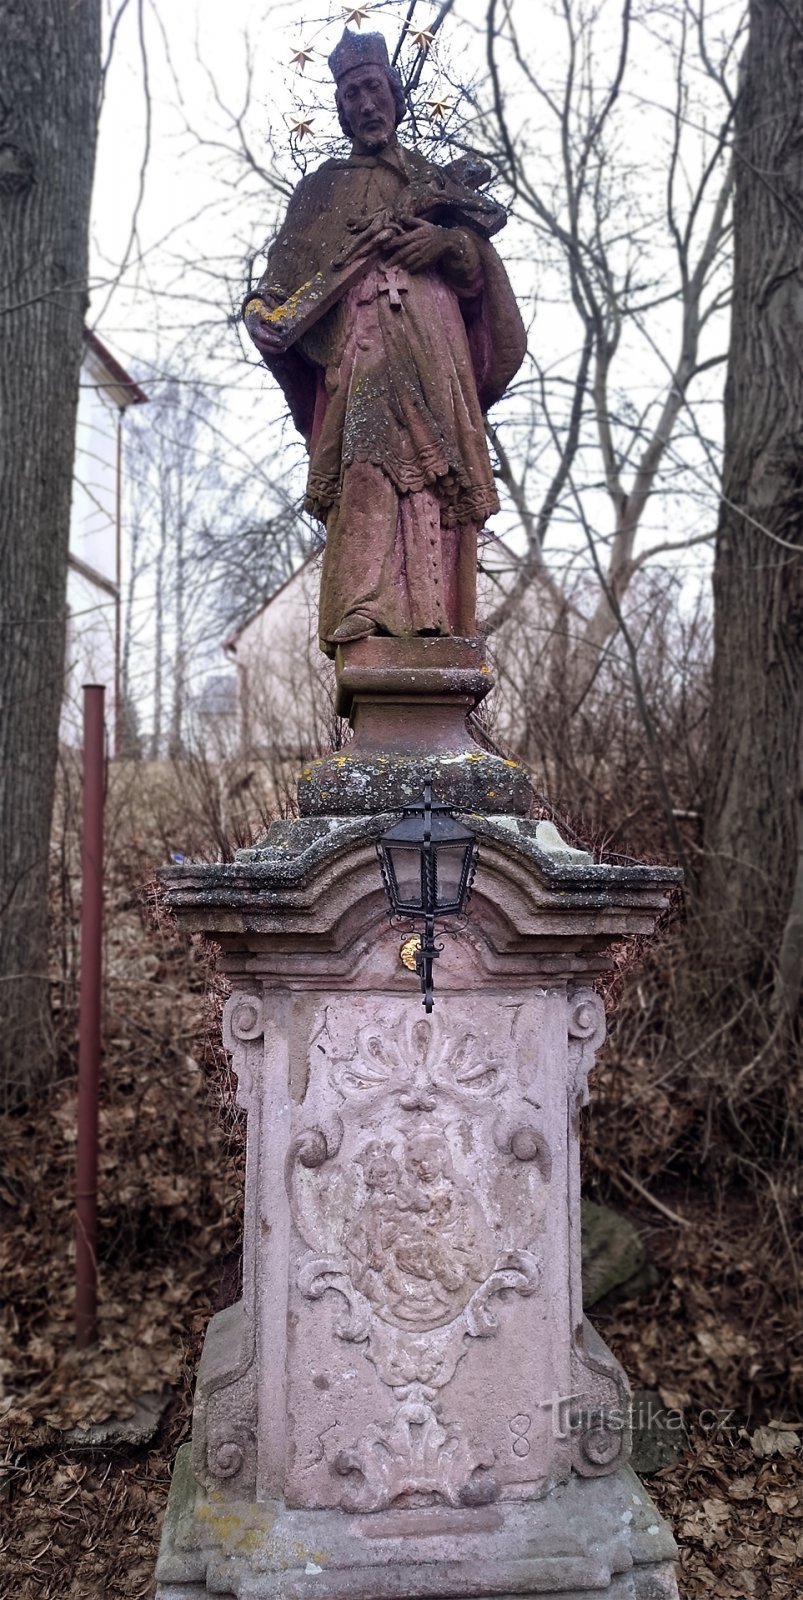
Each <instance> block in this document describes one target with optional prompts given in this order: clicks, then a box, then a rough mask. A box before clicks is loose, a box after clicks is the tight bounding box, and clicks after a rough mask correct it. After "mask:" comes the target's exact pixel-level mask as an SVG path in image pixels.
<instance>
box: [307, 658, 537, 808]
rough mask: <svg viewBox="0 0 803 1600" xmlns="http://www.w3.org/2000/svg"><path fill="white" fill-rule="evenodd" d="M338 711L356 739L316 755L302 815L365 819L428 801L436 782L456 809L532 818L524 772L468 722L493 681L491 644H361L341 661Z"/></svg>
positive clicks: (445, 800) (309, 770) (338, 664)
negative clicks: (425, 796) (428, 785)
mask: <svg viewBox="0 0 803 1600" xmlns="http://www.w3.org/2000/svg"><path fill="white" fill-rule="evenodd" d="M335 671H336V674H337V700H336V709H337V711H338V713H339V715H340V716H342V717H348V719H349V723H350V726H351V728H352V731H353V734H354V738H353V740H352V742H351V743H350V744H349V745H347V746H346V748H345V749H344V750H342V751H339V752H338V753H336V754H333V755H328V756H324V757H323V758H322V759H321V760H319V761H311V762H310V763H309V765H308V766H306V767H305V768H304V769H303V771H302V773H301V776H300V778H299V781H298V803H299V809H300V811H301V814H302V816H316V817H317V816H363V817H364V816H365V815H366V814H367V813H370V812H381V811H385V810H386V809H388V808H389V807H396V806H403V805H409V804H410V803H411V802H413V803H414V802H416V801H418V800H420V798H421V793H422V790H423V787H424V779H425V777H427V776H432V777H433V778H434V779H435V790H436V793H437V796H438V799H439V800H442V801H443V803H444V804H446V805H449V806H454V807H455V808H458V809H460V808H465V809H467V810H472V811H473V810H475V809H477V808H480V809H481V810H482V811H483V812H486V813H490V814H498V813H503V814H517V815H521V816H526V815H527V813H528V811H529V810H530V807H531V804H532V790H531V788H530V785H529V781H528V778H527V774H526V772H525V770H524V768H523V767H522V766H521V765H520V763H519V762H517V761H509V760H505V759H504V758H503V757H502V756H498V755H493V754H491V753H489V752H488V751H486V750H483V749H482V748H481V746H480V745H479V744H477V742H476V740H475V739H474V738H473V736H472V734H471V733H470V731H469V729H468V726H467V724H466V718H467V717H468V716H469V714H470V712H472V711H474V710H475V709H476V707H477V706H478V705H479V704H480V701H482V700H483V699H484V698H485V696H486V695H487V694H488V692H489V690H490V689H491V688H492V687H493V677H492V676H491V673H490V670H489V667H488V663H487V661H486V659H485V648H484V640H482V639H451V638H449V639H446V638H421V637H415V638H408V639H384V638H368V639H358V640H355V641H354V643H353V644H348V645H341V647H340V649H339V650H338V652H337V657H336V660H335Z"/></svg>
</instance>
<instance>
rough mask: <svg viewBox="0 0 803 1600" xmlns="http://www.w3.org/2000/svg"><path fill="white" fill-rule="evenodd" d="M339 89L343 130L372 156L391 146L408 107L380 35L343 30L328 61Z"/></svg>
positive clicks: (337, 96) (339, 111)
mask: <svg viewBox="0 0 803 1600" xmlns="http://www.w3.org/2000/svg"><path fill="white" fill-rule="evenodd" d="M329 66H330V69H331V72H332V76H333V78H334V80H335V83H336V85H337V89H336V92H335V104H336V106H337V114H338V117H339V118H340V126H341V128H342V129H343V132H344V133H345V135H346V137H347V138H349V139H353V140H354V143H355V144H356V145H358V146H359V147H360V148H361V149H363V150H366V151H367V152H368V154H369V155H376V154H378V152H379V151H380V150H384V148H385V146H386V145H388V144H390V143H391V142H392V141H393V140H394V139H395V135H396V129H397V127H398V125H399V123H400V122H401V120H402V117H403V116H404V115H405V112H406V109H407V108H406V106H405V103H404V94H403V93H402V86H401V79H400V77H399V74H398V72H396V71H395V70H394V68H393V67H391V65H390V61H389V58H388V47H387V45H386V43H385V40H384V38H383V36H382V34H381V33H350V32H349V31H348V29H345V30H344V33H343V37H342V39H341V40H340V43H339V44H338V45H336V46H335V48H334V50H333V51H332V54H331V55H330V57H329Z"/></svg>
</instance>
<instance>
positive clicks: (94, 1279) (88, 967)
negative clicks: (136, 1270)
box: [75, 684, 105, 1349]
mask: <svg viewBox="0 0 803 1600" xmlns="http://www.w3.org/2000/svg"><path fill="white" fill-rule="evenodd" d="M104 695H105V690H104V689H103V688H102V687H101V686H100V685H98V684H85V685H84V819H83V822H84V825H83V843H82V851H81V884H82V892H81V1000H80V1016H79V1043H78V1148H77V1152H76V1166H75V1331H76V1340H77V1343H78V1346H79V1349H84V1348H85V1347H86V1346H87V1345H89V1344H93V1343H94V1341H95V1339H96V1338H97V1304H98V1260H97V1237H98V1081H99V1075H100V1003H101V957H102V937H103V788H104V748H103V742H104V741H103V732H104V729H103V700H104Z"/></svg>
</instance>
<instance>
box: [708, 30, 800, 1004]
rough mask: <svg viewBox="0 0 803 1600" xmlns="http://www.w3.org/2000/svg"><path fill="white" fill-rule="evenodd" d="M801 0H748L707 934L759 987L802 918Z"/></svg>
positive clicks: (721, 973) (737, 976)
mask: <svg viewBox="0 0 803 1600" xmlns="http://www.w3.org/2000/svg"><path fill="white" fill-rule="evenodd" d="M801 83H803V0H783V3H781V0H751V6H750V36H749V42H748V46H747V51H746V57H745V61H744V69H743V80H742V86H741V93H740V98H739V104H738V109H737V122H736V140H735V149H736V191H735V212H734V235H735V237H734V248H735V260H734V297H733V322H732V331H731V346H730V356H729V365H728V378H727V386H726V394H725V463H724V481H723V497H722V502H721V509H720V515H719V525H718V530H717V541H716V554H715V565H714V602H715V634H714V671H713V686H712V704H711V720H710V743H709V758H708V781H707V786H706V795H707V802H706V809H705V815H704V828H703V847H704V855H703V860H702V868H701V876H700V883H699V921H698V925H697V926H698V936H699V937H700V940H701V943H702V946H703V948H704V952H705V958H706V963H707V968H708V971H709V973H710V976H711V978H712V980H713V982H715V983H720V984H723V985H728V984H729V983H730V982H731V981H733V982H734V983H735V984H738V985H739V986H743V985H744V984H745V983H747V984H752V985H757V986H759V987H763V986H764V985H765V984H768V983H769V982H770V981H771V980H772V978H773V976H774V975H776V974H777V970H778V962H779V957H780V952H781V948H782V944H783V935H784V925H785V923H786V921H787V919H788V918H789V916H790V914H791V913H792V912H793V895H794V883H795V868H796V861H797V854H798V839H797V803H796V802H797V791H798V785H799V781H800V780H799V773H800V755H801V724H800V713H801V683H802V682H803V675H802V673H801V668H803V631H802V630H801V622H802V621H803V578H802V573H803V563H802V562H801V533H802V531H803V528H802V524H803V361H802V360H801V350H802V349H803V98H801V92H800V86H801Z"/></svg>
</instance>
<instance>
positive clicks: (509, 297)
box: [243, 31, 525, 656]
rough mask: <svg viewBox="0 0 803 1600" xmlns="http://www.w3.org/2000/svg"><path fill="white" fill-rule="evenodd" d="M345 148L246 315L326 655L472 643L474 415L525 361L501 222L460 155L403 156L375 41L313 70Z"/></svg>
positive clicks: (395, 80) (356, 40)
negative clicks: (361, 643) (290, 425)
mask: <svg viewBox="0 0 803 1600" xmlns="http://www.w3.org/2000/svg"><path fill="white" fill-rule="evenodd" d="M329 64H330V67H331V69H332V73H333V76H334V79H335V83H336V104H337V109H338V113H339V117H340V122H341V126H342V128H343V132H344V134H345V135H346V136H347V137H348V138H350V139H351V141H352V144H351V151H350V154H349V155H347V156H345V157H342V158H338V159H333V160H328V161H325V162H323V164H322V165H321V166H320V167H318V168H317V170H316V171H315V172H313V173H311V174H310V175H309V176H307V177H305V178H303V179H302V180H301V182H300V183H299V185H298V187H297V188H296V190H295V192H294V194H293V196H292V198H291V200H290V204H289V206H288V210H287V215H286V217H285V220H284V223H283V225H282V227H281V229H280V231H279V233H278V235H277V237H276V239H275V240H274V242H273V244H272V245H271V248H270V250H269V252H268V261H267V267H266V270H265V273H264V274H263V277H262V278H261V280H260V282H259V285H258V287H257V289H256V290H255V291H254V292H252V293H251V294H249V295H248V296H247V298H246V301H245V305H244V308H243V314H244V317H245V322H246V326H247V328H248V332H249V334H250V335H251V338H252V339H253V341H254V344H255V345H256V347H257V349H258V350H259V351H260V353H261V355H262V356H263V359H264V361H265V364H266V365H267V366H268V368H269V369H270V371H271V372H272V374H273V376H274V377H275V378H276V379H277V380H278V382H279V384H280V385H281V388H282V390H283V392H284V395H285V397H286V399H287V402H288V405H289V408H290V411H291V414H292V417H293V420H294V422H295V424H296V426H297V428H298V429H299V431H300V433H301V434H302V435H303V436H304V439H305V442H306V444H307V448H308V450H309V456H310V464H309V476H308V481H307V495H306V502H305V505H306V509H307V510H308V511H310V512H312V514H313V515H315V516H316V517H318V518H319V519H320V521H321V522H322V523H323V524H324V525H325V527H326V548H325V553H324V560H323V571H322V577H321V595H320V610H319V634H320V642H321V647H322V649H323V650H325V651H326V653H327V655H331V656H334V654H335V652H336V650H337V647H338V645H342V644H346V643H349V642H351V641H353V640H356V639H362V638H366V637H368V636H369V635H372V634H379V635H390V636H392V637H397V638H399V637H402V638H403V637H410V636H412V635H441V636H446V637H448V636H456V637H460V638H473V637H474V636H475V635H476V572H477V535H478V532H479V530H480V529H481V528H482V526H483V524H484V522H485V519H486V518H487V517H488V516H490V515H491V514H492V513H493V512H494V511H496V510H497V509H498V499H497V495H496V488H495V485H494V479H493V472H492V468H491V463H490V459H489V455H488V447H487V444H486V439H485V429H484V413H485V412H486V410H487V409H488V407H489V406H490V405H492V404H493V403H494V401H496V400H498V399H499V398H500V396H501V395H502V393H503V392H504V390H505V388H506V386H507V385H508V384H509V383H510V381H511V379H512V378H513V376H514V374H515V373H516V372H517V371H518V368H519V367H520V365H521V362H522V360H523V359H524V353H525V334H524V328H523V325H522V321H521V317H520V315H519V312H518V308H517V306H516V302H515V299H514V297H513V292H512V289H511V287H510V283H509V281H508V278H507V274H506V272H505V269H504V267H503V266H502V263H501V261H500V260H499V257H498V255H497V254H496V251H495V250H494V248H493V246H492V245H491V243H490V238H491V236H492V235H493V234H495V233H497V232H498V231H499V229H500V228H502V227H503V226H504V223H505V221H506V216H505V212H504V210H503V209H502V207H501V206H499V205H497V204H496V203H495V202H494V201H492V200H490V199H489V198H488V197H487V196H486V195H484V194H483V193H482V192H481V191H480V190H479V189H478V188H477V187H476V186H473V185H476V181H477V179H478V178H479V179H480V180H482V179H483V178H484V177H485V176H486V175H487V169H486V170H485V171H483V168H482V164H481V163H476V162H473V161H471V160H470V159H469V160H463V161H458V162H454V163H452V164H451V165H449V166H445V167H440V166H437V165H435V164H434V163H432V162H430V161H428V160H426V159H425V158H424V157H423V156H422V155H420V154H419V153H418V152H417V151H415V150H410V149H406V148H404V147H403V146H402V145H401V144H400V143H399V141H398V139H397V136H396V128H397V126H398V124H399V122H400V121H401V120H402V118H403V116H404V114H405V103H404V98H403V95H402V90H401V83H400V80H399V77H398V74H397V73H396V72H395V70H394V69H393V68H392V67H391V66H390V64H389V60H388V53H387V47H386V45H385V41H384V39H383V37H382V35H381V34H354V33H349V32H348V31H347V32H345V33H344V34H343V37H342V39H341V41H340V43H339V44H338V46H337V47H336V49H335V50H334V51H333V53H332V55H331V56H330V57H329Z"/></svg>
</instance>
